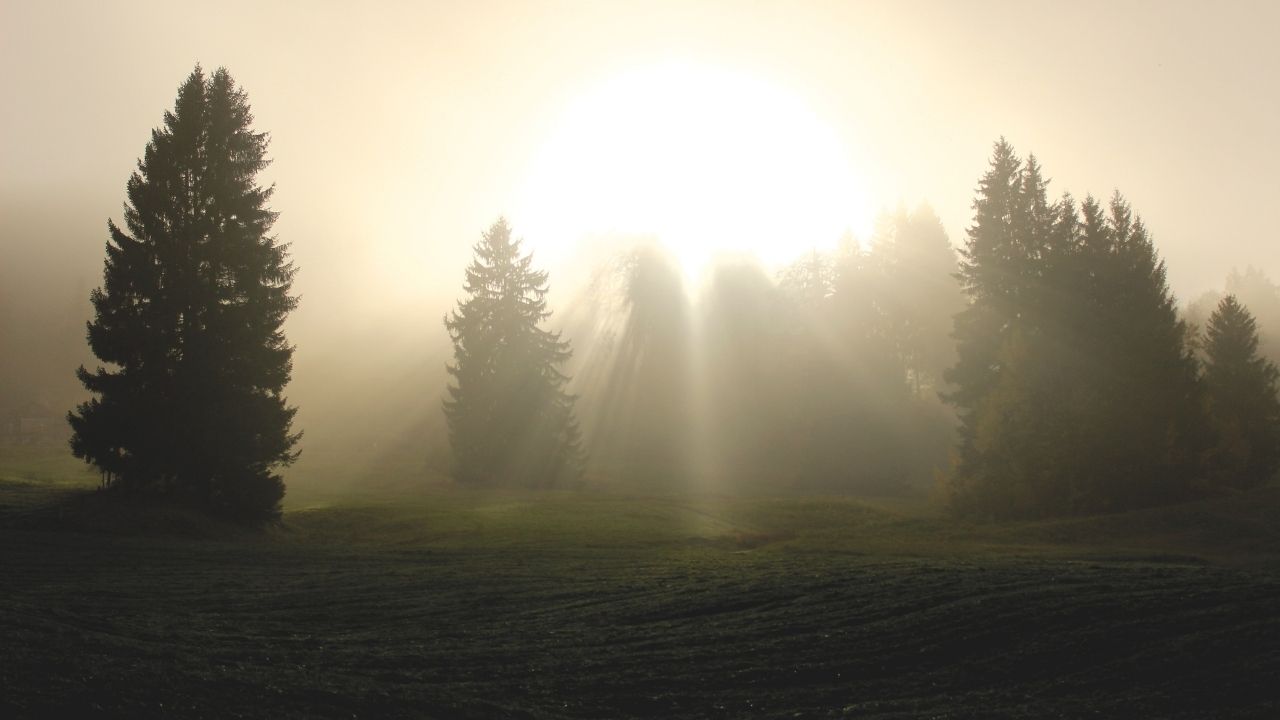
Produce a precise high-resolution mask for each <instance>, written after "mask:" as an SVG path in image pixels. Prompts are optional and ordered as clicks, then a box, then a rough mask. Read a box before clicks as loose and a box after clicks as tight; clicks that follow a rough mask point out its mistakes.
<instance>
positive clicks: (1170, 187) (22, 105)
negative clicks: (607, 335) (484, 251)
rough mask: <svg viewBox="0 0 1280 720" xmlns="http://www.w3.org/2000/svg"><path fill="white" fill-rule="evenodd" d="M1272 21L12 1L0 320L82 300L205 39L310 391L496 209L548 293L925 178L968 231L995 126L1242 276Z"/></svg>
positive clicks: (419, 323) (1, 57)
mask: <svg viewBox="0 0 1280 720" xmlns="http://www.w3.org/2000/svg"><path fill="white" fill-rule="evenodd" d="M1277 27H1280V3H1274V2H1222V3H1214V4H1212V6H1211V5H1210V4H1208V3H1200V2H1143V1H1128V2H1124V1H1121V2H1114V1H1113V2H1072V3H1067V4H1064V3H1060V2H1028V1H1022V2H976V1H975V2H963V3H961V2H852V1H846V2H746V1H738V2H694V1H690V0H685V1H683V2H663V1H661V0H650V1H647V2H635V3H627V2H541V1H535V0H529V1H524V2H468V3H459V2H403V3H398V2H378V3H363V4H355V3H350V2H319V1H309V2H235V1H224V2H219V3H214V4H209V3H185V2H175V1H173V0H168V1H166V2H120V3H101V2H70V1H69V2H56V3H49V2H18V1H14V0H0V87H2V88H3V89H4V95H5V100H4V103H3V104H2V105H0V331H3V328H4V327H6V323H7V326H8V327H13V326H14V325H15V324H21V323H22V322H23V318H24V317H26V316H28V314H29V310H30V306H33V305H35V304H37V303H53V304H56V305H58V306H59V307H65V308H68V310H67V311H66V312H67V313H69V314H70V315H72V316H74V315H75V313H76V309H75V308H80V309H81V310H82V311H83V312H84V313H85V314H86V315H87V312H88V310H87V307H88V306H87V302H86V300H85V298H87V293H88V289H90V288H92V287H94V286H96V285H97V284H98V283H99V282H100V278H101V268H102V257H103V247H104V244H105V242H106V239H107V233H106V228H105V225H106V221H107V219H108V218H116V219H117V220H118V219H119V218H120V216H121V204H122V202H123V200H124V186H125V181H126V179H127V178H128V175H129V173H130V172H131V171H132V170H133V168H134V165H135V163H136V160H137V158H138V157H139V156H140V155H141V154H142V152H143V148H144V146H145V144H146V142H147V140H148V138H149V133H150V131H151V129H152V128H154V127H156V126H158V125H159V124H160V122H161V119H162V114H163V112H164V111H165V110H167V109H170V108H171V107H172V105H173V101H174V97H175V95H176V91H177V88H178V86H179V84H180V83H181V82H182V81H183V79H184V78H185V77H186V76H187V75H188V74H189V73H190V72H191V69H192V68H193V66H194V65H195V64H196V63H197V62H199V63H201V64H203V66H204V67H206V68H207V69H212V68H215V67H218V66H225V67H227V68H228V70H229V71H230V72H231V74H232V75H233V77H235V78H236V80H237V81H238V82H239V83H240V85H241V86H242V88H243V89H244V90H245V91H246V92H247V93H248V96H249V100H250V103H251V104H252V106H253V109H254V114H255V118H256V119H255V127H256V128H257V129H259V130H263V131H267V132H269V133H270V134H271V138H272V142H271V146H270V155H271V158H272V160H273V164H272V165H271V167H270V168H269V169H268V170H267V171H266V172H264V174H263V176H262V179H263V181H264V182H267V183H275V186H276V194H275V196H274V199H273V203H272V205H273V207H274V209H275V210H277V211H278V212H279V213H280V220H279V222H278V223H277V225H276V232H277V234H278V236H279V238H280V239H281V240H282V241H284V242H287V243H290V244H291V252H292V256H293V258H294V260H295V262H296V263H297V265H298V267H299V269H300V270H299V274H298V276H297V281H296V284H295V289H296V290H297V291H298V292H299V294H300V295H301V296H302V303H301V306H300V307H299V309H298V310H297V311H296V312H295V313H294V315H293V316H292V317H291V318H290V320H289V324H288V325H287V326H286V329H287V331H288V332H289V334H290V337H291V338H292V339H293V340H294V341H295V342H296V343H297V344H298V347H299V350H298V355H297V370H298V376H299V377H302V376H306V375H307V374H308V373H311V376H312V381H313V382H321V380H319V379H318V376H319V374H320V371H319V370H318V368H319V367H320V359H322V358H323V357H325V355H326V353H328V354H331V355H335V356H336V355H339V354H341V353H342V352H344V348H345V349H347V350H349V349H350V348H353V347H355V348H359V347H362V346H368V345H369V344H371V343H373V342H375V341H376V342H377V343H379V344H380V345H381V346H382V347H384V349H385V350H386V351H387V352H390V351H393V350H394V349H395V348H396V347H397V344H398V347H402V348H405V349H407V350H409V349H412V348H416V347H418V345H419V344H420V343H421V342H423V338H428V339H429V340H430V342H438V341H440V340H442V339H443V337H444V331H443V327H442V324H441V322H440V319H441V317H442V316H443V314H444V313H445V312H446V311H447V310H448V308H449V306H450V304H451V303H452V302H453V300H454V299H456V298H457V296H458V295H459V289H460V286H461V283H462V271H463V268H464V266H465V264H466V262H467V260H468V258H469V256H470V249H471V246H472V245H473V244H474V243H475V242H476V241H477V240H478V239H479V236H480V233H481V231H483V230H484V229H485V228H486V227H488V226H489V225H490V224H491V223H492V222H493V221H494V220H495V219H496V218H497V217H498V216H499V215H506V216H507V217H508V218H509V220H510V221H511V223H512V225H513V227H514V228H515V231H516V234H517V235H520V236H523V237H524V238H525V240H526V242H527V243H528V244H529V246H530V247H532V248H534V249H535V252H536V253H538V257H539V258H540V259H541V260H542V261H543V262H545V263H546V264H547V265H548V266H550V267H551V269H552V285H553V288H556V287H557V284H556V279H557V277H559V276H567V275H569V270H567V268H570V267H572V266H573V263H574V262H577V260H576V259H577V258H581V257H588V256H590V255H591V253H592V247H593V246H592V244H591V240H590V239H589V238H590V236H591V234H592V232H593V231H595V232H606V231H610V232H619V231H621V232H626V231H636V232H658V233H667V234H670V235H671V236H673V237H674V238H676V241H678V242H690V243H697V242H700V241H699V240H698V239H697V238H698V237H700V236H702V235H708V234H715V233H720V235H721V237H719V239H717V240H716V243H717V244H716V245H715V247H714V248H710V247H709V248H704V249H708V251H709V250H710V249H732V248H733V245H734V242H735V240H734V238H735V237H738V238H749V239H745V240H743V242H745V243H747V245H749V246H750V247H749V248H748V249H750V250H751V251H753V252H756V253H757V254H759V255H763V256H765V259H767V260H770V261H773V262H780V261H783V260H785V259H786V258H787V257H788V256H789V255H791V256H794V255H798V254H800V253H801V252H803V251H804V250H806V249H808V248H811V247H825V246H830V245H831V244H832V243H834V242H835V241H836V240H837V239H838V235H839V234H840V233H841V232H843V231H845V230H848V231H852V232H854V233H855V234H856V235H859V236H863V237H865V236H866V234H867V233H868V232H869V231H870V228H871V226H872V223H873V216H874V214H875V213H876V212H877V211H879V210H891V209H893V208H895V207H896V206H898V205H899V204H906V205H908V206H914V205H916V204H917V203H920V202H922V201H927V202H929V203H930V204H931V205H932V206H933V207H934V208H935V210H936V211H937V213H938V215H939V216H940V218H941V219H942V221H943V223H944V225H945V227H946V229H947V231H948V233H949V235H950V237H951V239H952V242H953V243H956V244H960V243H962V242H963V237H964V230H965V228H966V226H967V224H968V222H969V220H970V203H971V202H972V198H973V193H974V188H975V187H976V184H977V181H978V178H979V177H980V176H981V174H982V172H983V171H984V169H985V167H986V163H987V159H988V157H989V154H990V151H991V146H992V143H993V142H994V141H995V140H996V139H997V138H999V137H1001V136H1004V137H1006V138H1008V139H1009V141H1010V142H1012V143H1013V144H1014V146H1015V147H1016V148H1017V149H1018V150H1019V151H1020V152H1021V153H1023V154H1026V153H1029V152H1031V153H1035V154H1036V156H1037V157H1038V158H1039V160H1040V161H1041V163H1042V164H1043V166H1044V167H1045V168H1046V170H1047V173H1048V175H1049V176H1050V177H1051V178H1052V179H1053V182H1052V184H1051V191H1052V192H1054V193H1060V192H1062V191H1065V190H1069V191H1071V192H1072V193H1073V194H1074V195H1075V196H1077V197H1083V196H1084V195H1085V194H1086V193H1094V194H1096V195H1101V196H1108V195H1110V194H1111V192H1112V191H1113V190H1115V189H1119V190H1120V191H1121V192H1123V193H1124V194H1125V195H1126V196H1127V197H1128V198H1129V199H1130V200H1131V202H1132V203H1133V205H1134V207H1135V208H1136V209H1137V211H1138V212H1140V213H1141V214H1142V215H1143V217H1144V219H1145V220H1146V222H1147V224H1148V226H1149V228H1150V229H1151V231H1152V232H1153V235H1154V237H1155V240H1156V243H1157V245H1158V248H1159V250H1160V252H1161V253H1162V255H1163V257H1164V258H1165V260H1166V262H1167V264H1168V276H1169V280H1170V283H1171V285H1172V287H1173V289H1174V291H1175V292H1176V293H1177V294H1178V296H1179V298H1180V299H1182V300H1184V301H1185V300H1189V299H1193V298H1194V297H1195V296H1197V295H1198V294H1200V293H1202V292H1203V291H1205V290H1209V289H1212V288H1220V287H1221V286H1222V284H1223V279H1224V277H1225V276H1226V274H1227V273H1228V272H1229V271H1230V270H1231V269H1232V268H1233V267H1244V266H1246V265H1253V266H1255V267H1258V268H1261V269H1263V270H1264V271H1266V272H1267V273H1269V274H1270V275H1271V276H1272V277H1273V278H1277V277H1280V243H1278V242H1276V240H1277V239H1278V238H1277V233H1276V230H1275V229H1274V223H1273V221H1272V219H1271V218H1270V213H1269V212H1268V209H1269V208H1271V207H1273V206H1274V202H1275V198H1276V197H1280V173H1277V172H1276V168H1277V167H1280V143H1277V142H1276V141H1275V138H1274V133H1275V131H1276V129H1277V128H1280V92H1278V87H1277V85H1276V80H1275V77H1276V72H1277V70H1280V44H1278V43H1276V42H1274V37H1273V35H1274V31H1275V28H1277ZM651 121H652V122H651ZM602 125H604V126H608V127H609V128H611V129H609V130H607V131H602V130H600V127H601V126H602ZM651 128H658V129H656V130H651ZM779 148H780V149H779ZM739 149H741V153H739V152H738V150H739ZM686 157H690V158H696V161H695V160H691V161H690V162H689V163H682V158H686ZM744 158H745V159H744ZM615 190H616V191H615ZM775 197H785V198H788V199H787V200H786V201H785V202H781V203H773V202H771V201H770V199H771V198H775ZM619 198H622V199H621V200H620V199H619ZM690 198H692V200H691V199H690ZM650 207H656V208H657V210H655V211H654V217H649V218H646V217H645V215H646V212H647V211H646V208H650ZM700 208H705V209H706V210H707V211H708V212H706V213H702V214H701V215H699V214H698V212H697V211H698V209H700ZM615 211H616V215H617V217H619V218H623V219H620V220H617V221H616V222H617V223H619V224H617V225H613V226H607V227H606V226H600V227H596V226H595V225H593V223H605V224H607V223H608V222H609V221H610V216H611V214H614V213H615ZM770 213H772V214H770ZM658 216H662V217H658ZM695 216H696V217H695ZM655 217H656V218H657V219H655ZM789 217H794V218H795V223H794V225H790V224H788V223H787V222H786V218H789ZM636 218H639V219H638V220H636ZM709 218H711V219H709ZM632 220H634V221H635V222H636V223H638V225H637V226H635V227H629V226H627V224H626V223H627V222H630V221H632ZM695 220H696V222H695ZM649 221H652V222H649ZM682 233H683V236H682ZM775 235H776V236H778V237H775ZM783 236H785V237H783ZM557 273H560V275H557ZM77 303H78V305H77ZM72 319H73V320H75V321H74V322H70V323H69V324H68V325H67V326H69V327H72V328H75V327H77V326H78V322H79V321H78V320H76V319H75V318H74V317H73V318H72ZM60 327H61V326H60ZM379 328H382V329H383V330H382V331H379V330H378V329H379ZM390 328H394V329H395V330H394V332H393V331H391V330H389V329H390ZM75 335H76V336H78V337H76V338H75V339H76V341H77V342H78V341H79V338H80V337H82V336H81V335H79V331H76V332H75ZM433 361H434V360H433Z"/></svg>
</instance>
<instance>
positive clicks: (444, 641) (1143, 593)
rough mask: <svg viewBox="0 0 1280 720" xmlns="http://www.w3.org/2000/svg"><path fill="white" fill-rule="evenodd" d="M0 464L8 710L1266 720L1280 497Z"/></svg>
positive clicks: (2, 704) (26, 457)
mask: <svg viewBox="0 0 1280 720" xmlns="http://www.w3.org/2000/svg"><path fill="white" fill-rule="evenodd" d="M93 482H94V478H92V477H90V476H87V475H85V474H83V472H82V471H80V470H79V469H78V468H76V467H75V466H74V465H72V464H69V463H67V462H65V461H64V460H63V459H61V458H58V457H47V456H45V455H41V454H39V453H38V452H36V451H25V450H22V449H14V448H8V449H0V580H2V589H0V687H3V689H4V692H3V694H0V716H4V717H130V718H139V717H209V718H223V717H273V718H274V717H343V718H350V717H369V718H395V717H406V718H408V717H434V718H606V717H608V718H615V717H617V718H625V717H654V718H702V717H726V718H728V717H806V718H807V717H858V718H899V717H900V718H914V717H935V718H967V717H1026V718H1040V717H1188V718H1191V717H1260V718H1261V717H1268V718H1269V717H1276V716H1277V712H1280V703H1278V702H1277V699H1276V693H1275V691H1274V678H1276V677H1280V619H1277V612H1276V611H1277V609H1280V562H1277V558H1278V557H1280V552H1277V551H1278V550H1280V490H1278V489H1276V488H1270V489H1264V490H1262V491H1258V492H1256V493H1252V494H1249V495H1241V496H1235V497H1226V498H1220V499H1217V500H1214V501H1209V502H1202V503H1197V504H1193V505H1186V506H1180V507H1175V508H1166V509H1162V510H1155V511H1146V512H1144V513H1131V514H1127V515H1118V516H1109V517H1100V518H1087V519H1078V520H1069V521H1052V522H1041V523H1023V524H1002V525H987V524H981V523H978V524H972V523H961V522H957V521H954V520H951V519H948V518H946V517H945V516H943V515H941V514H939V513H937V512H936V511H933V510H930V509H929V508H928V507H927V506H924V505H922V504H920V503H913V502H907V501H884V500H874V499H872V500H868V499H858V498H795V497H791V498H743V497H712V496H694V495H690V496H677V495H664V496H655V497H643V496H635V495H625V494H621V493H616V492H611V493H590V492H582V493H549V494H536V495H535V494H512V493H496V492H494V493H475V492H461V491H455V490H448V489H439V488H437V489H431V490H423V491H422V492H419V493H404V494H403V495H401V496H399V497H394V498H369V497H366V498H352V497H346V496H343V497H322V496H315V497H312V498H309V499H308V498H303V499H302V500H301V501H299V502H297V503H295V504H294V505H293V506H292V509H291V510H290V511H289V512H287V513H286V514H285V516H284V519H283V522H282V524H281V525H280V526H279V527H276V528H272V529H269V530H267V531H265V532H250V531H244V530H237V529H234V528H228V527H225V526H221V525H218V524H217V523H213V522H211V521H207V520H204V519H202V518H199V517H196V516H192V515H189V514H185V513H182V512H179V511H172V510H163V509H159V508H142V509H136V508H117V507H114V506H103V505H102V503H101V502H99V500H98V499H97V498H96V497H95V494H94V493H93V492H92V491H88V492H87V493H86V491H84V490H83V489H81V488H83V487H84V486H85V485H89V486H92V484H93Z"/></svg>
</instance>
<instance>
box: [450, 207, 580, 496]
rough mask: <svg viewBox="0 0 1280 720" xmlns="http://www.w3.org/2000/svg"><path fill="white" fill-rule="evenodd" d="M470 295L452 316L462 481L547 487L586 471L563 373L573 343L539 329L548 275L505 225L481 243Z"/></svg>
mask: <svg viewBox="0 0 1280 720" xmlns="http://www.w3.org/2000/svg"><path fill="white" fill-rule="evenodd" d="M464 290H465V291H466V293H467V295H468V297H467V299H465V300H463V301H460V302H459V303H458V307H457V308H456V309H455V310H453V311H452V312H451V313H450V314H449V315H448V316H447V317H445V320H444V324H445V327H446V329H448V331H449V337H450V339H452V340H453V348H454V361H453V363H451V364H449V365H448V366H447V370H448V372H449V374H450V375H452V376H453V382H452V383H451V384H450V386H449V390H448V391H449V396H448V398H446V400H445V401H444V412H445V416H446V418H447V419H448V422H449V439H450V442H451V444H452V446H453V453H454V461H455V471H456V477H457V478H458V480H460V481H462V482H465V483H469V484H502V483H517V484H521V485H525V486H529V487H548V486H550V485H552V484H554V483H556V482H557V481H561V480H571V479H575V478H576V477H578V476H579V475H580V473H581V465H582V457H581V455H582V453H581V449H580V442H579V431H578V425H577V421H576V420H575V418H574V412H573V404H574V398H573V396H572V395H569V394H568V393H567V392H565V384H566V383H567V382H568V377H567V376H566V375H564V374H563V373H562V372H561V371H560V370H559V367H560V366H562V365H563V364H564V363H565V362H566V361H568V360H569V357H570V355H571V350H570V347H569V343H568V342H567V341H563V340H561V339H560V334H559V333H557V332H551V331H548V330H544V329H542V328H541V327H539V325H540V324H541V323H542V321H544V320H546V319H547V318H548V317H550V316H551V312H550V311H549V310H547V301H546V294H547V273H546V272H545V271H539V270H534V269H533V256H532V255H531V254H530V255H522V254H521V251H520V242H519V241H518V240H515V239H512V237H511V228H510V227H509V226H508V225H507V221H506V220H504V219H499V220H498V221H497V222H495V223H494V224H493V226H492V227H490V228H489V230H488V232H486V233H484V234H483V236H482V238H481V240H480V242H479V243H477V244H476V246H475V259H474V260H473V261H472V262H471V265H470V266H469V267H468V268H467V271H466V283H465V285H464Z"/></svg>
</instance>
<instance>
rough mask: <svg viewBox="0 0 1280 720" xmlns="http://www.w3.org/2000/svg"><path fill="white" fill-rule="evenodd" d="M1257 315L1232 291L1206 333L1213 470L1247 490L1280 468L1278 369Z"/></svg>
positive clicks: (1216, 475) (1224, 480) (1220, 478)
mask: <svg viewBox="0 0 1280 720" xmlns="http://www.w3.org/2000/svg"><path fill="white" fill-rule="evenodd" d="M1258 344H1259V341H1258V326H1257V322H1256V321H1255V320H1254V319H1253V315H1252V314H1250V312H1249V311H1248V310H1247V309H1245V307H1244V306H1243V305H1241V304H1240V303H1239V301H1237V300H1236V298H1235V296H1234V295H1228V296H1226V297H1224V298H1223V299H1222V302H1220V303H1219V304H1218V308H1217V309H1216V310H1215V311H1214V313H1213V315H1212V316H1210V318H1209V322H1208V325H1207V327H1206V332H1205V344H1204V349H1205V355H1206V363H1205V369H1204V381H1205V389H1206V391H1207V394H1208V401H1209V412H1210V417H1211V418H1212V422H1213V430H1214V445H1213V447H1212V448H1211V450H1210V452H1209V457H1208V460H1209V471H1210V473H1211V475H1212V476H1213V477H1214V479H1215V480H1217V481H1218V482H1219V483H1221V484H1223V485H1227V486H1233V487H1238V488H1246V487H1251V486H1254V485H1258V484H1260V483H1262V482H1264V481H1265V480H1267V479H1269V478H1271V477H1272V476H1273V475H1274V474H1275V472H1276V470H1277V469H1280V399H1277V397H1276V392H1277V381H1278V380H1280V371H1277V370H1276V366H1275V365H1273V364H1272V363H1271V362H1270V361H1268V360H1267V359H1266V358H1263V357H1261V356H1260V355H1259V352H1258Z"/></svg>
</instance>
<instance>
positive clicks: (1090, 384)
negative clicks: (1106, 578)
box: [948, 141, 1204, 517]
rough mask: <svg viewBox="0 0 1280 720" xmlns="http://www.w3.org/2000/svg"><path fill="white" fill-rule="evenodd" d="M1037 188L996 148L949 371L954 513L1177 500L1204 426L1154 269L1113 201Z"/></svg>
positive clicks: (1024, 168) (970, 247)
mask: <svg viewBox="0 0 1280 720" xmlns="http://www.w3.org/2000/svg"><path fill="white" fill-rule="evenodd" d="M1045 184H1046V183H1045V181H1044V179H1043V177H1042V174H1041V170H1040V167H1039V165H1038V164H1037V163H1035V161H1034V159H1033V158H1032V159H1028V161H1027V163H1026V164H1025V165H1019V163H1018V161H1017V158H1016V156H1015V155H1014V154H1013V151H1012V148H1009V147H1008V145H1007V143H1004V142H1003V141H1001V142H1000V143H998V144H997V146H996V152H995V156H994V158H993V161H992V167H991V170H989V171H988V173H987V175H986V176H985V177H984V178H983V181H982V184H981V185H980V186H979V194H978V199H977V201H975V204H974V208H975V221H974V225H973V227H972V228H970V230H969V241H968V244H967V247H966V249H965V252H964V258H965V262H964V264H963V265H962V270H961V278H962V280H963V281H964V282H965V286H966V291H967V293H968V295H969V297H970V305H969V307H968V308H967V309H966V310H965V311H964V312H962V313H961V314H960V315H959V316H957V319H956V339H957V354H958V362H957V364H956V366H955V367H954V368H953V369H952V370H951V371H950V373H949V374H948V378H949V379H950V380H951V381H952V382H953V383H954V385H955V388H956V389H955V391H954V392H952V393H951V394H950V395H949V396H948V398H949V399H950V400H951V401H952V402H953V403H955V404H956V406H957V408H958V410H959V412H960V418H961V437H960V448H959V461H958V464H957V467H956V470H955V473H954V477H953V491H954V493H953V500H954V501H955V506H956V507H957V509H960V510H962V511H966V510H967V511H974V512H979V513H985V514H990V515H997V516H1021V517H1027V516H1037V515H1051V514H1063V513H1072V512H1096V511H1100V510H1119V509H1126V508H1133V507H1141V506H1146V505H1152V504H1156V503H1160V502H1168V501H1171V500H1174V499H1177V498H1179V497H1182V496H1185V495H1186V493H1187V492H1188V490H1189V488H1190V487H1191V486H1192V484H1193V482H1194V478H1195V475H1196V473H1197V472H1198V469H1199V466H1198V461H1197V458H1198V457H1199V454H1200V448H1202V446H1203V442H1204V425H1203V421H1204V417H1203V413H1202V411H1201V410H1200V407H1201V404H1200V399H1199V386H1198V384H1197V378H1196V364H1195V360H1194V358H1193V357H1192V354H1191V345H1190V343H1189V342H1188V333H1187V329H1186V326H1185V324H1184V323H1183V322H1182V321H1181V320H1180V319H1179V317H1178V314H1177V311H1176V308H1175V305H1174V300H1173V296H1172V294H1171V293H1170V292H1169V288H1168V284H1167V282H1166V280H1165V270H1164V265H1163V263H1162V262H1161V261H1160V259H1159V257H1158V256H1157V254H1156V252H1155V247H1154V245H1153V244H1152V242H1151V239H1150V237H1149V235H1148V233H1147V230H1146V228H1145V226H1144V225H1143V223H1142V221H1141V219H1139V218H1136V217H1135V216H1134V214H1133V212H1132V210H1131V209H1130V207H1129V205H1128V203H1126V202H1125V201H1124V199H1123V198H1121V197H1120V196H1119V195H1118V194H1117V195H1116V196H1115V197H1114V198H1113V199H1112V201H1111V203H1110V205H1109V207H1105V208H1104V207H1103V205H1102V204H1101V203H1098V202H1097V201H1096V200H1094V199H1093V198H1088V199H1086V200H1085V202H1084V203H1083V204H1082V205H1081V206H1080V208H1079V210H1077V208H1076V205H1075V203H1074V201H1072V199H1071V197H1070V196H1069V195H1066V196H1064V197H1063V198H1062V200H1061V201H1059V202H1058V203H1056V204H1049V203H1048V202H1047V201H1046V199H1045V198H1046V197H1047V193H1046V192H1045Z"/></svg>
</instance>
